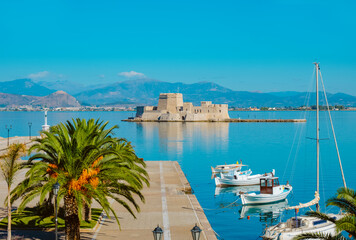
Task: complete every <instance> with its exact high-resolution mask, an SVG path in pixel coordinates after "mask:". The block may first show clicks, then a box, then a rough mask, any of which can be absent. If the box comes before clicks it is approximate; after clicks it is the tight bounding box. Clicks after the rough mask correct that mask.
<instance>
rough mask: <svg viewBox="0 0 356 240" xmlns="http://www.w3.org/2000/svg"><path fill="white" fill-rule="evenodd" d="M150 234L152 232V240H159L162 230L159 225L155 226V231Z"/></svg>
mask: <svg viewBox="0 0 356 240" xmlns="http://www.w3.org/2000/svg"><path fill="white" fill-rule="evenodd" d="M152 232H153V239H154V240H161V239H162V234H163V230H162V228H160V227H159V225H157V227H156V228H155V230H153V231H152Z"/></svg>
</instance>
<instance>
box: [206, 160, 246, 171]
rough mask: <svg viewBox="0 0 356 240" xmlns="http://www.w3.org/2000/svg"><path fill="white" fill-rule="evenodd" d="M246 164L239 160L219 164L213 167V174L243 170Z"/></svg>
mask: <svg viewBox="0 0 356 240" xmlns="http://www.w3.org/2000/svg"><path fill="white" fill-rule="evenodd" d="M243 166H246V165H243V164H242V162H240V164H239V162H238V161H237V162H236V164H225V165H217V166H215V167H211V172H212V174H227V173H233V172H235V171H237V172H238V171H241V167H243Z"/></svg>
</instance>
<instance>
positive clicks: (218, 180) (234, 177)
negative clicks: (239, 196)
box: [215, 169, 274, 187]
mask: <svg viewBox="0 0 356 240" xmlns="http://www.w3.org/2000/svg"><path fill="white" fill-rule="evenodd" d="M272 176H274V169H273V170H272V172H270V173H265V174H255V175H252V171H251V169H249V170H246V171H238V172H236V171H235V172H233V173H232V174H231V173H230V174H220V176H215V185H216V186H218V187H222V186H249V185H258V184H259V183H260V179H261V178H263V177H272Z"/></svg>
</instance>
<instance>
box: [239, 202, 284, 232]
mask: <svg viewBox="0 0 356 240" xmlns="http://www.w3.org/2000/svg"><path fill="white" fill-rule="evenodd" d="M287 206H288V200H287V199H286V200H284V201H282V202H278V203H272V204H261V205H244V206H242V207H241V209H240V210H239V212H240V218H245V217H258V218H259V219H260V222H262V223H266V224H267V225H269V226H270V225H273V224H274V223H276V222H277V221H278V218H279V217H280V216H281V214H282V212H283V211H284V210H285V208H286V207H287Z"/></svg>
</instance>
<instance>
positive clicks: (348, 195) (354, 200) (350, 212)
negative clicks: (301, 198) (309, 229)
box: [294, 188, 356, 240]
mask: <svg viewBox="0 0 356 240" xmlns="http://www.w3.org/2000/svg"><path fill="white" fill-rule="evenodd" d="M326 203H327V206H336V207H339V208H340V209H341V210H342V212H343V214H342V217H341V218H340V219H338V220H335V219H334V218H331V217H329V216H328V215H327V214H325V213H321V212H316V211H310V212H307V213H306V215H307V216H311V217H316V218H319V219H322V220H326V221H330V222H333V223H335V225H336V232H337V233H339V234H338V235H336V236H331V235H330V234H324V233H304V234H301V235H299V236H297V237H295V238H294V240H301V239H326V240H346V239H348V238H346V237H344V236H342V232H346V233H348V235H349V238H350V239H351V238H353V239H355V238H356V192H355V191H354V190H352V189H349V188H340V189H338V191H337V195H336V196H335V197H332V198H330V199H329V200H327V202H326Z"/></svg>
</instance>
